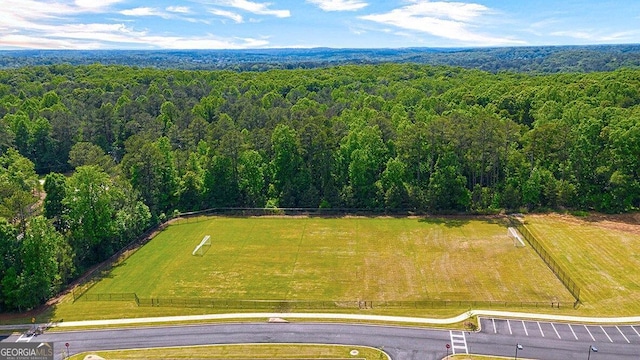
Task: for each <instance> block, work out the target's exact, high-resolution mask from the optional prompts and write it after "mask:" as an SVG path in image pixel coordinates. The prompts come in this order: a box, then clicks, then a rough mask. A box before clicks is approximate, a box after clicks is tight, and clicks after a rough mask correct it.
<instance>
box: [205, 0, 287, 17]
mask: <svg viewBox="0 0 640 360" xmlns="http://www.w3.org/2000/svg"><path fill="white" fill-rule="evenodd" d="M216 3H217V4H218V5H222V6H229V7H233V8H236V9H240V10H244V11H248V12H250V13H253V14H256V15H272V16H275V17H279V18H286V17H290V16H291V12H290V11H289V10H271V9H269V7H270V6H271V3H257V2H253V1H248V0H219V1H216Z"/></svg>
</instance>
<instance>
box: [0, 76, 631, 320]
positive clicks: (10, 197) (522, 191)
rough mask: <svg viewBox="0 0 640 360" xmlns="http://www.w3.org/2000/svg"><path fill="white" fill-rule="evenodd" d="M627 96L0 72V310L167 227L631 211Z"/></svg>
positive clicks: (310, 80) (560, 81)
mask: <svg viewBox="0 0 640 360" xmlns="http://www.w3.org/2000/svg"><path fill="white" fill-rule="evenodd" d="M639 89H640V70H633V69H619V70H616V71H613V72H593V73H562V74H548V75H541V74H538V75H533V74H523V73H507V72H500V73H497V74H493V73H489V72H483V71H479V70H466V69H462V68H454V67H434V66H427V65H417V64H381V65H360V66H355V65H347V66H336V67H327V68H317V69H296V70H270V71H264V72H234V71H187V70H168V69H150V68H144V69H140V68H132V67H125V66H115V65H113V66H103V65H88V66H72V65H68V64H58V65H51V66H35V67H24V68H18V69H5V70H2V71H0V194H1V195H0V217H1V218H2V219H1V220H0V278H1V279H2V280H1V284H0V285H1V287H2V288H1V291H0V309H1V310H2V311H8V310H25V309H29V308H33V307H35V306H37V305H38V304H41V303H42V302H43V301H45V300H46V299H48V298H49V297H50V296H52V295H54V294H56V293H57V292H58V291H59V290H60V289H61V288H62V287H63V286H64V285H65V284H66V283H68V282H69V281H70V280H71V279H73V278H74V277H76V276H77V275H78V274H79V273H80V272H82V271H83V270H85V269H87V268H88V267H90V266H92V265H93V264H96V263H97V262H100V261H103V260H105V259H106V258H108V257H109V256H110V255H112V254H113V253H114V252H116V251H117V250H118V249H119V248H121V247H122V246H123V245H124V244H126V243H128V242H129V241H131V240H132V239H134V238H135V237H136V236H138V235H139V234H141V233H142V232H143V231H144V230H145V229H147V228H148V227H149V226H152V225H153V224H157V223H158V222H160V221H162V220H163V219H165V218H166V217H167V216H168V215H170V214H173V213H174V212H175V211H179V212H185V211H193V210H200V209H208V208H216V207H272V208H276V207H280V208H285V207H305V208H334V209H335V208H340V209H367V210H372V211H388V212H400V211H402V212H404V213H406V212H407V211H412V212H417V213H451V212H458V213H459V212H468V213H496V212H500V211H505V210H506V211H531V210H540V209H569V210H596V211H602V212H626V211H631V210H634V209H637V207H638V206H639V205H640V183H639V177H638V175H639V174H638V172H639V171H640V92H639ZM41 183H42V185H41Z"/></svg>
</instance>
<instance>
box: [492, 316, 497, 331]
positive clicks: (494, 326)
mask: <svg viewBox="0 0 640 360" xmlns="http://www.w3.org/2000/svg"><path fill="white" fill-rule="evenodd" d="M491 322H492V323H493V333H494V334H497V333H498V329H496V319H491Z"/></svg>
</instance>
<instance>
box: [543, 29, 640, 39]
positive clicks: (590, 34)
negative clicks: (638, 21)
mask: <svg viewBox="0 0 640 360" xmlns="http://www.w3.org/2000/svg"><path fill="white" fill-rule="evenodd" d="M638 33H639V32H638V31H623V32H617V33H613V34H605V35H603V34H601V33H598V32H596V31H587V30H582V31H579V30H569V31H554V32H552V33H550V34H549V35H552V36H558V37H570V38H574V39H578V40H587V41H589V42H623V41H630V40H631V39H633V36H635V35H637V34H638Z"/></svg>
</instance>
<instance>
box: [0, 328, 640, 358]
mask: <svg viewBox="0 0 640 360" xmlns="http://www.w3.org/2000/svg"><path fill="white" fill-rule="evenodd" d="M462 337H464V340H461V339H462ZM458 339H460V340H458ZM17 340H18V336H15V335H14V336H11V337H9V338H6V339H3V340H2V341H17ZM452 340H455V341H464V344H463V343H457V344H456V346H455V348H456V351H457V352H464V350H465V348H466V349H468V351H469V352H470V353H476V354H486V355H500V356H508V357H513V356H514V355H515V349H516V344H518V343H520V344H522V346H523V349H522V350H519V352H518V357H519V358H529V359H549V360H556V359H557V360H573V359H576V360H577V359H587V356H588V350H589V346H590V345H594V343H593V341H591V339H584V340H580V339H578V340H576V339H575V338H572V339H569V338H565V339H561V338H558V337H555V338H554V337H551V336H549V337H542V336H531V337H522V336H519V335H513V334H508V333H501V332H494V331H493V329H491V328H489V329H487V328H483V330H482V331H481V332H477V333H464V334H462V332H460V331H448V330H447V331H445V330H430V329H421V328H411V327H394V326H371V325H349V324H325V323H282V324H279V323H242V324H212V325H189V326H166V327H143V328H130V329H112V330H93V331H71V332H60V333H55V332H50V333H45V334H43V335H39V336H37V337H34V338H32V339H30V341H31V342H48V341H50V342H54V343H55V344H54V349H55V352H56V359H62V351H63V350H64V349H65V346H64V344H65V343H69V345H70V346H69V350H70V352H71V354H75V353H78V352H84V351H96V350H112V349H133V348H146V347H164V346H185V345H207V344H234V343H328V344H344V345H366V346H372V347H377V348H382V349H384V351H386V352H387V353H388V354H389V355H390V356H391V358H392V359H394V360H418V359H420V360H435V359H442V358H443V357H444V356H445V355H446V351H447V350H446V347H445V346H446V344H451V343H452ZM595 345H596V346H597V347H598V350H599V351H598V353H592V354H591V359H592V360H603V359H612V360H613V359H616V360H618V359H619V360H627V359H628V360H631V359H634V360H637V359H639V358H640V342H635V343H626V342H617V343H610V342H609V343H604V342H602V343H597V344H595ZM452 350H454V349H450V350H449V351H450V352H451V351H452Z"/></svg>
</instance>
